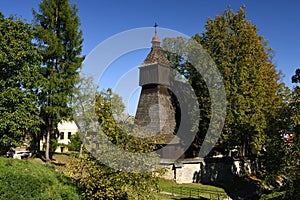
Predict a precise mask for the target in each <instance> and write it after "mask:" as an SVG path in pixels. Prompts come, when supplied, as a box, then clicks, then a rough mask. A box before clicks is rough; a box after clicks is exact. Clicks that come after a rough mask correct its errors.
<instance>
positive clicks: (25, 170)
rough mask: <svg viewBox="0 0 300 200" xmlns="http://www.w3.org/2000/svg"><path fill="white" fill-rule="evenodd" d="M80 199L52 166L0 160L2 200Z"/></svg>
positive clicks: (71, 184) (0, 198)
mask: <svg viewBox="0 0 300 200" xmlns="http://www.w3.org/2000/svg"><path fill="white" fill-rule="evenodd" d="M5 199H11V200H27V199H29V200H35V199H36V200H46V199H47V200H50V199H53V200H54V199H55V200H56V199H58V200H60V199H61V200H62V199H72V200H73V199H74V200H77V199H81V198H80V195H79V194H78V191H77V188H76V187H75V186H74V185H73V183H72V181H71V180H70V179H69V178H67V177H66V176H64V175H63V174H62V173H59V172H56V171H55V168H54V167H53V166H49V165H45V164H41V163H38V162H32V161H27V160H18V159H8V158H0V200H5Z"/></svg>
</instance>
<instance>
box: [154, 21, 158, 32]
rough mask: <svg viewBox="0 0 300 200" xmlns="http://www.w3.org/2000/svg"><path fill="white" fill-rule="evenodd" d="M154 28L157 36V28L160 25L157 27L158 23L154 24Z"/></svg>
mask: <svg viewBox="0 0 300 200" xmlns="http://www.w3.org/2000/svg"><path fill="white" fill-rule="evenodd" d="M153 27H154V28H155V30H154V31H155V32H154V33H155V34H157V29H156V28H157V27H158V25H157V23H156V22H155V24H154V26H153Z"/></svg>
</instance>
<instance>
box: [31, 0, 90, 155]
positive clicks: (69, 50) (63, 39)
mask: <svg viewBox="0 0 300 200" xmlns="http://www.w3.org/2000/svg"><path fill="white" fill-rule="evenodd" d="M39 8H40V13H38V12H36V11H33V14H34V18H35V29H36V41H37V45H38V47H39V48H40V49H41V52H42V55H43V64H42V66H41V68H40V73H41V74H42V75H43V77H44V79H43V81H44V82H43V87H42V88H41V90H40V92H39V101H40V106H41V114H40V115H41V117H42V119H43V120H44V122H45V124H44V127H43V129H44V130H45V131H44V132H46V133H47V137H46V160H49V140H50V138H51V137H50V134H52V135H53V134H55V133H54V130H55V129H56V128H57V124H58V123H59V122H60V121H61V120H62V119H64V118H70V116H71V108H70V106H69V104H70V102H71V98H72V95H73V92H74V86H75V84H76V83H77V80H78V73H79V69H80V68H81V64H82V61H83V59H84V57H83V56H81V55H80V54H81V51H82V42H83V39H82V31H80V30H78V29H79V26H80V21H79V18H78V16H77V15H76V14H77V8H76V6H75V5H70V4H69V1H68V0H43V1H42V2H41V3H40V5H39Z"/></svg>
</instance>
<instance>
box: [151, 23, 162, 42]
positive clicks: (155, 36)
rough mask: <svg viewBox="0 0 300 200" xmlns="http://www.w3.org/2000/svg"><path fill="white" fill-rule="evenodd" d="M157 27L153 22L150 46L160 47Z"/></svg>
mask: <svg viewBox="0 0 300 200" xmlns="http://www.w3.org/2000/svg"><path fill="white" fill-rule="evenodd" d="M157 27H158V25H157V23H156V22H155V24H154V36H153V38H152V41H151V43H152V48H160V39H159V37H158V35H157Z"/></svg>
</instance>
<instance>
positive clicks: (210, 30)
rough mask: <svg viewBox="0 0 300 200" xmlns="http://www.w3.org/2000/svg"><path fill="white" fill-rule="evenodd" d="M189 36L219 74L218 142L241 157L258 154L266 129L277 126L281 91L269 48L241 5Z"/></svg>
mask: <svg viewBox="0 0 300 200" xmlns="http://www.w3.org/2000/svg"><path fill="white" fill-rule="evenodd" d="M194 38H195V40H196V41H198V42H199V43H200V44H201V45H202V46H203V47H204V48H205V49H206V50H207V51H208V53H209V54H210V56H211V57H212V59H213V60H214V61H215V63H216V65H217V66H218V69H219V71H220V72H221V73H222V75H223V81H224V84H225V88H226V100H227V117H226V122H225V127H224V129H223V133H222V135H221V139H220V144H221V145H223V146H224V147H231V148H232V147H235V146H237V147H238V148H239V149H240V155H242V156H247V155H249V154H251V153H254V154H259V152H260V151H261V150H262V147H263V146H264V145H265V143H266V138H267V137H268V135H269V134H272V133H271V131H270V130H272V129H273V131H274V130H276V128H275V127H274V123H275V122H276V121H277V120H278V111H279V108H280V106H281V103H282V96H281V95H282V91H283V90H284V87H283V86H284V85H283V84H282V83H281V82H280V73H278V72H277V71H276V66H275V65H274V64H273V63H272V49H271V48H270V47H268V46H267V41H266V40H265V39H264V38H263V36H259V35H258V33H257V28H256V26H255V25H253V24H252V23H251V22H250V20H248V19H247V18H246V12H245V8H244V7H241V8H240V9H239V10H238V12H237V13H234V12H233V11H232V10H231V9H227V10H225V11H224V13H223V14H222V15H220V16H218V15H217V16H216V17H215V18H214V19H212V18H210V19H209V20H208V22H207V23H206V25H205V31H204V32H203V33H202V34H201V35H200V34H196V35H195V37H194ZM275 124H276V123H275ZM277 130H278V128H277Z"/></svg>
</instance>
